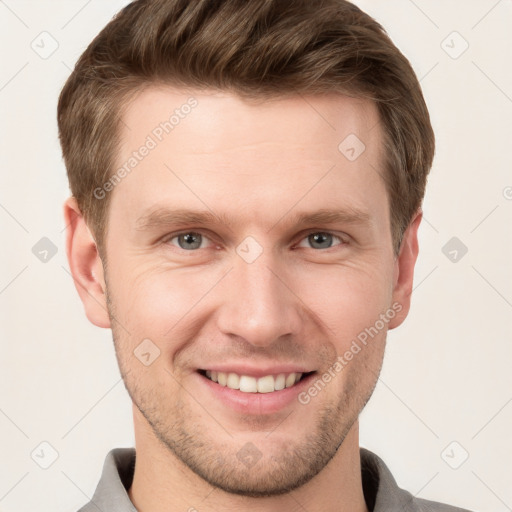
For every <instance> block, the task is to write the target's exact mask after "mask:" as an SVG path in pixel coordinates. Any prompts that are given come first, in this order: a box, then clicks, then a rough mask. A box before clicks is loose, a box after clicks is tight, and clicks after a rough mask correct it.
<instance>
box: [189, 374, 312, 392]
mask: <svg viewBox="0 0 512 512" xmlns="http://www.w3.org/2000/svg"><path fill="white" fill-rule="evenodd" d="M198 373H199V374H200V375H202V376H203V377H205V378H206V379H209V380H210V381H212V382H215V383H217V384H218V385H219V386H222V387H225V388H229V389H233V390H237V391H241V392H242V393H252V394H266V393H276V392H278V391H282V390H284V389H288V388H292V387H294V386H296V385H297V384H298V383H299V382H301V381H303V380H305V379H307V378H308V377H309V376H311V375H313V374H314V373H316V372H314V371H312V372H306V373H298V372H291V373H279V374H269V375H264V376H261V377H253V376H251V375H242V374H238V373H234V372H220V371H214V370H198Z"/></svg>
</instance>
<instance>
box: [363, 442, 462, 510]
mask: <svg viewBox="0 0 512 512" xmlns="http://www.w3.org/2000/svg"><path fill="white" fill-rule="evenodd" d="M360 455H361V476H362V483H363V491H364V496H365V500H366V502H367V505H368V508H369V510H371V511H372V512H395V511H396V510H400V511H402V512H471V511H469V510H467V509H463V508H458V507H455V506H452V505H448V504H445V503H439V502H437V501H430V500H426V499H422V498H417V497H415V496H413V495H412V494H411V493H410V492H409V491H406V490H405V489H401V488H400V487H398V484H397V483H396V480H395V479H394V477H393V475H392V474H391V471H390V470H389V468H388V467H387V465H386V464H385V463H384V461H383V460H382V459H381V458H380V457H379V456H378V455H376V454H375V453H373V452H371V451H370V450H368V449H366V448H362V447H361V448H360Z"/></svg>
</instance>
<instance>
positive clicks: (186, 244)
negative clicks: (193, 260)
mask: <svg viewBox="0 0 512 512" xmlns="http://www.w3.org/2000/svg"><path fill="white" fill-rule="evenodd" d="M202 236H203V235H201V233H194V232H192V231H191V232H189V233H181V234H180V235H176V236H175V237H174V238H175V239H177V240H178V246H179V247H180V248H181V249H184V250H185V251H190V250H193V249H198V248H199V247H200V246H201V242H202Z"/></svg>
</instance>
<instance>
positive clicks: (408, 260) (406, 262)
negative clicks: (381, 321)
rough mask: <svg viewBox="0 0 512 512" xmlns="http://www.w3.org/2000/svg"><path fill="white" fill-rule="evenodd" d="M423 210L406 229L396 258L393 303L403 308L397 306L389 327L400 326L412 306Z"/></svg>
mask: <svg viewBox="0 0 512 512" xmlns="http://www.w3.org/2000/svg"><path fill="white" fill-rule="evenodd" d="M422 217H423V212H422V210H421V208H420V209H418V211H417V212H416V214H415V216H414V217H413V219H412V220H411V222H410V224H409V226H408V227H407V229H406V230H405V233H404V237H403V239H402V245H401V247H400V252H399V254H398V257H397V258H396V260H395V267H394V274H393V304H395V303H396V304H399V305H400V306H401V309H400V310H399V309H398V307H397V308H396V311H397V314H396V315H395V317H394V318H393V319H392V320H391V321H390V322H389V329H394V328H395V327H398V326H399V325H400V324H402V322H403V321H404V320H405V319H406V317H407V315H408V313H409V309H410V306H411V293H412V284H413V279H414V265H415V264H416V259H417V257H418V251H419V247H418V227H419V225H420V222H421V219H422Z"/></svg>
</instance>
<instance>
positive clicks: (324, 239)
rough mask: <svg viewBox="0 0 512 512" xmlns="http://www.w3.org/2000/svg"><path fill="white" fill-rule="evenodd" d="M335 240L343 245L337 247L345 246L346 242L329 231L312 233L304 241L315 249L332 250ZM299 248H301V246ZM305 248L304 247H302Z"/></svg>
mask: <svg viewBox="0 0 512 512" xmlns="http://www.w3.org/2000/svg"><path fill="white" fill-rule="evenodd" d="M333 239H338V240H339V241H340V242H341V243H340V244H337V245H344V244H345V241H344V240H343V239H342V238H341V237H339V236H337V235H334V234H332V233H329V232H327V231H312V232H311V233H309V234H308V235H307V236H306V237H305V238H303V240H307V241H308V242H309V243H310V244H311V247H313V249H330V248H331V247H332V246H333V245H332V242H333ZM298 247H301V245H300V244H299V246H298ZM302 247H304V246H302Z"/></svg>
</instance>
